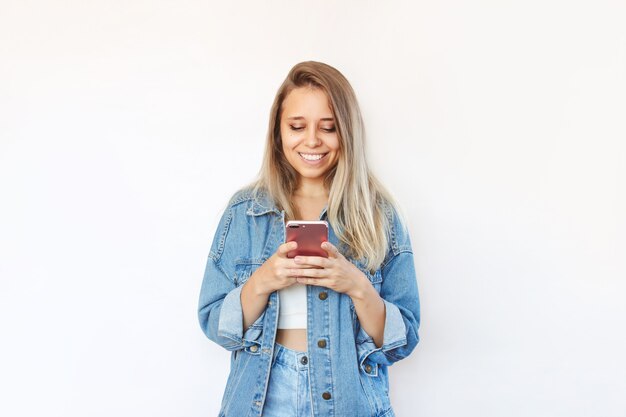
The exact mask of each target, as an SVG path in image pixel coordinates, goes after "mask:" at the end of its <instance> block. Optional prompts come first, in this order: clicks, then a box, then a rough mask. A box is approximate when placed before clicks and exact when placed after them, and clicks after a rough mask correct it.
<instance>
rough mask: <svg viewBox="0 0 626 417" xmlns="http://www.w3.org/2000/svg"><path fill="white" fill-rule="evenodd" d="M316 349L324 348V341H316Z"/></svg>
mask: <svg viewBox="0 0 626 417" xmlns="http://www.w3.org/2000/svg"><path fill="white" fill-rule="evenodd" d="M317 347H319V348H322V349H323V348H325V347H326V341H325V340H324V339H320V340H318V341H317Z"/></svg>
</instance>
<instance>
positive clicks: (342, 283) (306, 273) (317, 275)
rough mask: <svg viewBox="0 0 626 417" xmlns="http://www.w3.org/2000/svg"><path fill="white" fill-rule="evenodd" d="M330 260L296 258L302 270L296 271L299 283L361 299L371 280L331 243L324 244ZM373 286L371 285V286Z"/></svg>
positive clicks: (313, 257)
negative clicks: (317, 286)
mask: <svg viewBox="0 0 626 417" xmlns="http://www.w3.org/2000/svg"><path fill="white" fill-rule="evenodd" d="M322 249H324V250H325V251H326V253H328V258H324V257H321V256H300V255H299V256H296V257H295V259H294V260H295V263H296V264H297V265H301V266H302V268H301V269H297V270H294V271H293V273H294V275H297V276H298V278H297V279H296V280H297V282H299V283H301V284H310V285H319V286H322V287H327V288H330V289H331V290H333V291H337V292H341V293H345V294H347V295H349V296H350V297H352V298H354V297H359V296H360V294H362V293H363V292H364V291H365V290H366V288H367V287H366V285H367V284H370V282H369V280H368V279H367V277H366V276H365V274H363V272H361V270H359V268H357V267H356V266H355V265H354V264H352V262H350V261H348V260H347V259H346V258H345V257H344V256H343V255H342V254H341V253H339V250H338V249H337V248H336V247H335V246H334V245H333V244H332V243H330V242H324V243H322ZM370 285H371V284H370Z"/></svg>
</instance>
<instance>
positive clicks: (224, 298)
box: [198, 208, 265, 351]
mask: <svg viewBox="0 0 626 417" xmlns="http://www.w3.org/2000/svg"><path fill="white" fill-rule="evenodd" d="M232 221H233V209H232V208H229V209H227V210H226V212H225V213H224V214H223V216H222V218H221V220H220V222H219V225H218V228H217V231H216V233H215V238H214V239H213V244H212V245H211V250H210V252H209V257H208V260H207V264H206V268H205V271H204V278H203V280H202V287H201V289H200V299H199V302H198V319H199V321H200V327H201V328H202V331H203V332H204V334H205V335H206V336H207V337H208V338H209V339H210V340H212V341H214V342H215V343H217V344H219V345H221V346H222V347H224V348H225V349H227V350H231V351H232V350H238V349H243V348H248V347H250V346H252V345H260V341H259V338H260V336H261V334H262V331H263V319H264V317H265V311H264V312H263V313H262V314H261V316H260V317H259V318H258V319H257V320H256V321H255V322H254V323H253V324H252V325H251V326H250V327H249V328H248V329H247V330H246V331H245V332H244V329H243V310H242V308H241V298H240V297H241V288H242V286H237V285H236V284H235V272H234V268H233V267H232V266H231V265H227V259H229V256H224V253H225V252H226V253H227V252H228V250H229V239H228V236H229V229H230V225H231V222H232Z"/></svg>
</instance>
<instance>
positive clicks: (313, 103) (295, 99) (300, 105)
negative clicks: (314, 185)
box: [280, 87, 339, 182]
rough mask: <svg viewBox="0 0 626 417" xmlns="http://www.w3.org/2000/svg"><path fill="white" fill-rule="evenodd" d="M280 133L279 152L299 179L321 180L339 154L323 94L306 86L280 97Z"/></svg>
mask: <svg viewBox="0 0 626 417" xmlns="http://www.w3.org/2000/svg"><path fill="white" fill-rule="evenodd" d="M280 134H281V137H282V142H283V153H284V154H285V157H286V158H287V161H289V164H290V165H291V166H292V167H293V168H294V169H295V170H296V171H297V172H298V174H300V178H299V179H300V182H301V181H302V180H303V179H306V180H314V181H316V180H319V181H322V182H323V181H324V176H325V174H326V173H327V172H328V171H329V170H330V169H332V168H333V167H334V166H335V164H336V163H337V159H338V156H339V136H338V134H337V129H336V126H335V119H334V117H333V113H332V111H331V110H330V106H329V105H328V98H327V97H326V94H325V93H324V92H323V91H322V90H320V89H314V88H309V87H300V88H296V89H294V90H292V91H291V93H289V94H288V95H287V97H286V98H285V100H284V101H283V110H282V114H281V117H280Z"/></svg>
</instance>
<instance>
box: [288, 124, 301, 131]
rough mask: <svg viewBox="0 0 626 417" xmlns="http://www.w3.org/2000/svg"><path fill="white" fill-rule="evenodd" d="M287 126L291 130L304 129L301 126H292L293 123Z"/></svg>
mask: <svg viewBox="0 0 626 417" xmlns="http://www.w3.org/2000/svg"><path fill="white" fill-rule="evenodd" d="M289 127H290V128H291V130H294V131H296V132H299V131H301V130H302V129H304V127H303V126H294V125H289Z"/></svg>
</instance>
